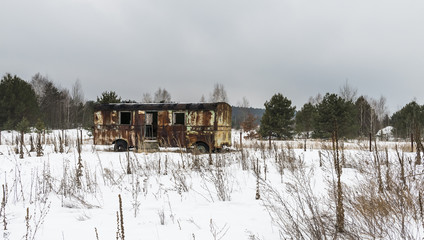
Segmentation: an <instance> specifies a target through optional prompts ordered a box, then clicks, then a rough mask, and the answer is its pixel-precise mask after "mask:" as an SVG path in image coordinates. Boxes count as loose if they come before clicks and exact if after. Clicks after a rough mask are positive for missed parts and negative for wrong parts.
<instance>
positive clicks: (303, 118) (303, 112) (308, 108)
mask: <svg viewBox="0 0 424 240" xmlns="http://www.w3.org/2000/svg"><path fill="white" fill-rule="evenodd" d="M316 112H317V110H316V107H315V106H314V105H313V104H312V103H305V104H304V105H303V107H302V109H300V111H298V112H297V113H296V131H297V132H298V133H302V132H306V137H307V138H308V137H309V132H310V131H313V130H314V119H315V115H316Z"/></svg>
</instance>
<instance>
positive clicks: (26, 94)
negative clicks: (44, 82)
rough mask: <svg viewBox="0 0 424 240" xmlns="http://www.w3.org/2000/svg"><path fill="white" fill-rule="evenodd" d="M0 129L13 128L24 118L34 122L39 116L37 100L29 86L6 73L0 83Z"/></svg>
mask: <svg viewBox="0 0 424 240" xmlns="http://www.w3.org/2000/svg"><path fill="white" fill-rule="evenodd" d="M0 109H1V111H0V127H1V128H3V129H5V128H6V127H7V128H9V129H10V128H11V127H15V126H16V124H17V123H18V121H19V119H22V118H23V117H26V118H27V119H28V121H29V122H35V120H36V119H37V117H38V115H39V110H38V104H37V98H36V95H35V92H34V90H33V89H32V87H31V85H30V84H29V83H27V82H25V81H24V80H22V79H20V78H19V77H17V76H16V75H15V76H12V75H11V74H9V73H7V74H6V75H5V76H3V78H2V79H1V82H0Z"/></svg>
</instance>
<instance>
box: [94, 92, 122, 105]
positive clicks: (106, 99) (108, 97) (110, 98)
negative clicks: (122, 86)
mask: <svg viewBox="0 0 424 240" xmlns="http://www.w3.org/2000/svg"><path fill="white" fill-rule="evenodd" d="M120 102H121V97H119V96H118V95H117V94H116V93H115V92H114V91H110V92H108V91H106V92H103V93H102V96H100V97H97V103H120Z"/></svg>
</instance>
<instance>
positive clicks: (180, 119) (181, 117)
mask: <svg viewBox="0 0 424 240" xmlns="http://www.w3.org/2000/svg"><path fill="white" fill-rule="evenodd" d="M174 124H176V125H177V124H179V125H184V124H185V114H184V113H183V112H182V113H174Z"/></svg>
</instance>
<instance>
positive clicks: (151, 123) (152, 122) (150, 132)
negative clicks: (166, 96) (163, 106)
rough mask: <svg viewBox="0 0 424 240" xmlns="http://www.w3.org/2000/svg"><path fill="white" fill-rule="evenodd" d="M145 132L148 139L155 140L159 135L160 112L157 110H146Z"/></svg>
mask: <svg viewBox="0 0 424 240" xmlns="http://www.w3.org/2000/svg"><path fill="white" fill-rule="evenodd" d="M145 123H146V124H145V126H144V129H145V131H144V133H145V136H144V137H145V138H146V139H148V140H155V139H157V136H158V113H157V112H146V119H145Z"/></svg>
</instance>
